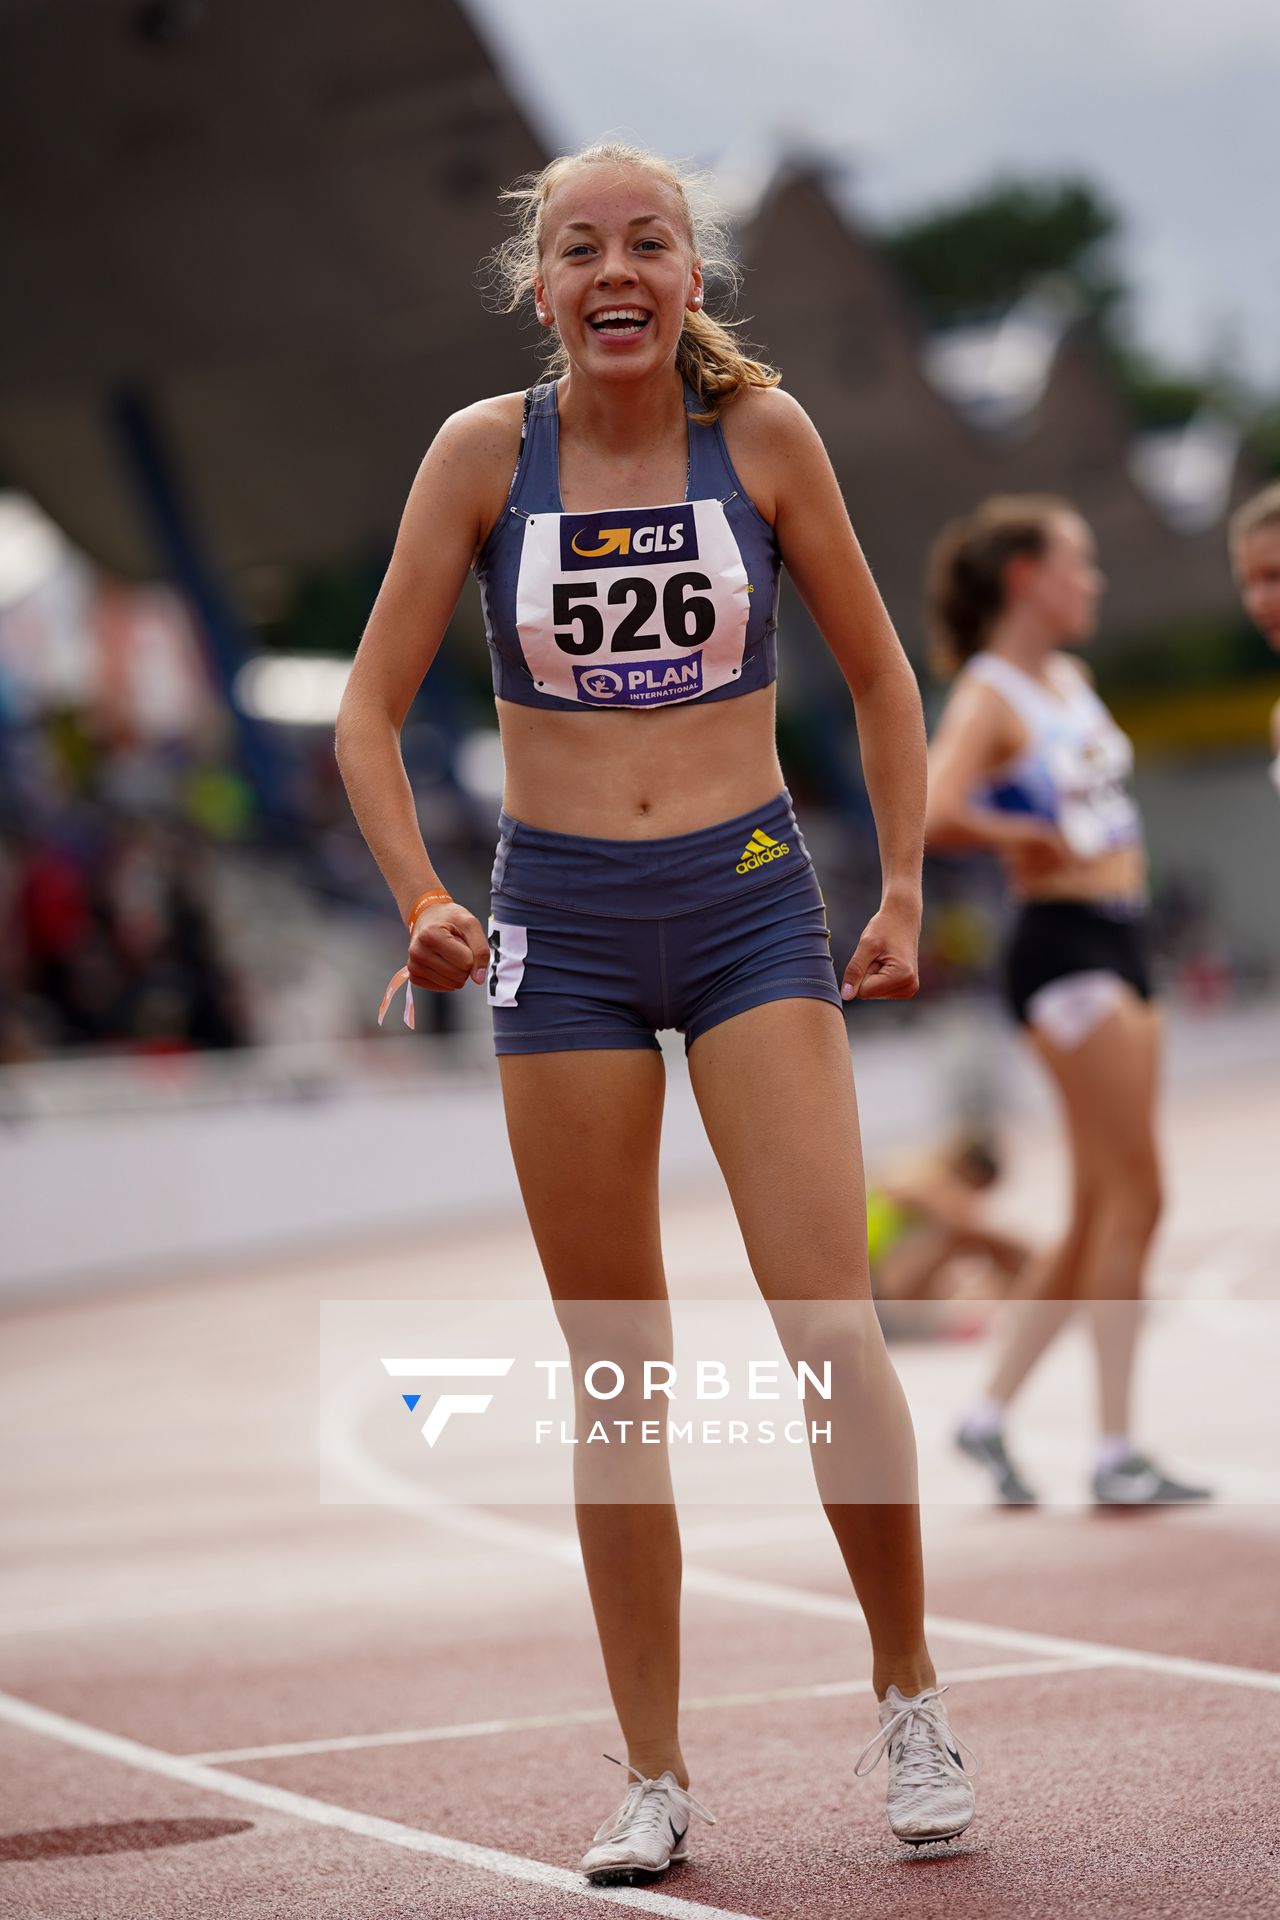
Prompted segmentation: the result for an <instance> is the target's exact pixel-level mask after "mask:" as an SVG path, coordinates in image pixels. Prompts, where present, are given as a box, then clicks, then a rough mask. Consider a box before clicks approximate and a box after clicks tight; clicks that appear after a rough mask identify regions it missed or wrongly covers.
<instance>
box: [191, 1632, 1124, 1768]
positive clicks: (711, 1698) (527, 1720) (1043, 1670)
mask: <svg viewBox="0 0 1280 1920" xmlns="http://www.w3.org/2000/svg"><path fill="white" fill-rule="evenodd" d="M1102 1664H1103V1662H1102V1661H1100V1660H1086V1659H1080V1660H1013V1661H1006V1662H1005V1663H1004V1664H1003V1665H1001V1666H997V1667H963V1668H959V1669H956V1668H950V1669H949V1670H948V1673H947V1680H948V1682H949V1683H954V1682H955V1681H957V1680H968V1681H978V1680H1022V1679H1025V1678H1026V1677H1027V1676H1028V1675H1031V1674H1035V1675H1040V1674H1050V1673H1080V1672H1082V1671H1084V1670H1085V1669H1087V1668H1089V1667H1098V1666H1101V1665H1102ZM870 1692H871V1682H870V1681H869V1680H820V1681H815V1682H814V1684H813V1685H812V1686H807V1687H770V1688H767V1689H765V1690H763V1691H761V1692H759V1693H718V1694H708V1695H706V1696H704V1697H702V1698H694V1699H690V1700H682V1701H681V1702H680V1711H681V1713H682V1714H685V1713H708V1712H713V1711H715V1710H716V1709H718V1708H725V1707H766V1706H774V1705H777V1704H778V1703H779V1702H783V1701H788V1700H838V1699H843V1698H845V1697H846V1696H847V1695H849V1694H856V1693H870ZM595 1722H607V1723H608V1724H610V1725H613V1724H615V1720H614V1712H613V1708H612V1707H582V1708H579V1709H578V1710H577V1711H576V1712H574V1713H534V1714H526V1715H525V1716H524V1717H523V1718H521V1719H514V1720H467V1721H458V1722H456V1723H454V1724H453V1725H446V1726H442V1727H408V1728H405V1729H403V1730H397V1731H395V1732H393V1733H344V1734H336V1735H335V1736H334V1737H333V1738H332V1739H330V1740H287V1741H281V1742H280V1743H279V1744H278V1745H277V1746H272V1747H228V1748H226V1749H225V1751H223V1752H210V1753H189V1754H187V1755H185V1758H186V1759H188V1760H197V1761H199V1762H200V1764H201V1765H202V1766H207V1767H220V1766H224V1765H227V1764H229V1763H230V1762H231V1761H232V1760H292V1759H295V1758H297V1757H299V1756H301V1755H303V1754H311V1753H362V1752H364V1751H366V1750H367V1749H368V1748H370V1747H413V1746H417V1745H419V1744H420V1743H422V1742H425V1741H433V1740H475V1739H480V1738H482V1737H483V1736H484V1735H486V1734H494V1733H534V1732H542V1731H545V1729H546V1728H548V1727H587V1726H591V1725H592V1724H593V1723H595Z"/></svg>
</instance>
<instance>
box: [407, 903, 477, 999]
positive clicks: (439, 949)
mask: <svg viewBox="0 0 1280 1920" xmlns="http://www.w3.org/2000/svg"><path fill="white" fill-rule="evenodd" d="M488 971H489V942H488V940H487V939H486V938H485V932H484V928H483V927H482V926H481V925H480V922H479V921H478V920H477V919H476V917H475V915H474V914H473V913H468V912H467V909H466V908H465V907H464V906H461V905H460V904H459V903H458V901H456V900H443V901H440V902H439V903H438V904H436V905H435V906H430V907H424V908H423V909H422V912H421V913H420V914H419V915H418V917H417V919H416V920H415V921H414V923H413V931H412V933H411V934H410V936H409V978H410V980H411V981H412V982H413V984H414V986H415V987H426V988H427V989H428V990H429V991H430V992H432V993H456V992H457V991H458V988H459V987H465V986H466V984H467V982H468V980H475V981H476V982H480V981H483V979H484V978H485V975H486V974H487V973H488Z"/></svg>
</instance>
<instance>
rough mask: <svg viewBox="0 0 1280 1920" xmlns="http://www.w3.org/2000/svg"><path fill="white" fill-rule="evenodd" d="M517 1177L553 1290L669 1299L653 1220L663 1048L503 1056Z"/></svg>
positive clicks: (570, 1296) (567, 1296) (570, 1295)
mask: <svg viewBox="0 0 1280 1920" xmlns="http://www.w3.org/2000/svg"><path fill="white" fill-rule="evenodd" d="M498 1066H499V1071H500V1074H501V1079H502V1097H503V1104H504V1106H505V1108H506V1116H507V1132H508V1135H509V1137H510V1141H511V1152H512V1156H513V1158H514V1160H515V1166H516V1175H517V1178H518V1179H519V1182H520V1191H521V1193H522V1195H523V1197H524V1204H525V1210H526V1212H527V1213H528V1216H529V1225H530V1227H531V1229H532V1231H533V1237H534V1241H535V1243H536V1244H537V1248H538V1253H539V1255H540V1257H541V1260H542V1264H543V1268H544V1270H545V1272H546V1276H547V1281H548V1284H549V1286H550V1288H551V1292H552V1294H553V1296H554V1297H555V1298H556V1299H557V1300H665V1298H666V1278H665V1276H664V1273H663V1267H662V1243H661V1237H660V1233H659V1226H658V1146H659V1140H660V1136H661V1129H662V1103H663V1093H664V1088H665V1073H664V1068H663V1064H662V1056H661V1054H659V1053H657V1052H653V1051H648V1050H642V1049H637V1048H601V1049H591V1050H586V1051H580V1052H573V1053H526V1054H503V1055H502V1056H500V1058H499V1061H498Z"/></svg>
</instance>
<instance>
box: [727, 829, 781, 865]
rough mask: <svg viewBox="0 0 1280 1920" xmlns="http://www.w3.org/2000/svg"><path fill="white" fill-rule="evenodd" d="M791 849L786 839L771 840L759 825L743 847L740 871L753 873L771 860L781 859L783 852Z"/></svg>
mask: <svg viewBox="0 0 1280 1920" xmlns="http://www.w3.org/2000/svg"><path fill="white" fill-rule="evenodd" d="M790 851H791V849H790V847H789V846H788V845H787V843H786V841H785V840H771V839H770V838H769V836H768V834H767V833H762V832H761V831H760V828H759V827H757V828H756V830H755V832H754V833H753V834H752V836H751V838H750V839H749V840H748V842H747V844H746V846H745V847H744V848H743V849H742V858H741V860H739V862H738V872H739V873H751V872H753V871H754V869H755V868H756V867H763V866H766V865H767V864H768V862H769V861H770V860H781V858H782V856H783V854H784V853H790Z"/></svg>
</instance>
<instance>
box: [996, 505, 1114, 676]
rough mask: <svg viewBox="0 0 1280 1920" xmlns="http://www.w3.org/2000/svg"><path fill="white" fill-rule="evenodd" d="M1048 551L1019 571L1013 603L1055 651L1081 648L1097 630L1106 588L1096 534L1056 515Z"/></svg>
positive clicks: (1049, 527)
mask: <svg viewBox="0 0 1280 1920" xmlns="http://www.w3.org/2000/svg"><path fill="white" fill-rule="evenodd" d="M1046 533H1047V543H1046V546H1045V550H1044V552H1043V553H1042V554H1040V555H1039V556H1038V557H1037V558H1036V559H1034V560H1033V561H1031V562H1029V563H1027V564H1026V565H1024V567H1023V568H1021V569H1020V572H1019V578H1018V585H1017V589H1016V592H1015V594H1014V595H1013V596H1011V597H1013V598H1015V599H1016V601H1017V604H1018V605H1019V607H1020V608H1021V609H1022V610H1023V611H1025V612H1028V613H1032V614H1034V615H1036V616H1038V618H1039V620H1040V621H1041V622H1042V624H1043V626H1044V629H1045V632H1046V634H1047V635H1048V636H1049V638H1050V640H1051V643H1052V645H1054V646H1072V645H1077V646H1078V645H1079V644H1080V642H1081V641H1083V640H1088V639H1090V638H1091V637H1092V635H1093V633H1094V632H1095V630H1096V628H1097V624H1098V601H1099V599H1100V598H1101V595H1102V589H1103V586H1104V585H1105V581H1104V580H1103V576H1102V573H1101V571H1100V570H1099V567H1098V552H1097V548H1096V546H1095V545H1094V539H1093V535H1092V533H1091V532H1090V531H1089V528H1088V526H1087V525H1086V524H1085V522H1084V521H1083V520H1081V519H1080V517H1079V515H1078V514H1074V513H1063V514H1055V515H1054V517H1053V518H1052V519H1051V520H1050V521H1049V522H1048V525H1047V528H1046Z"/></svg>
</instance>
